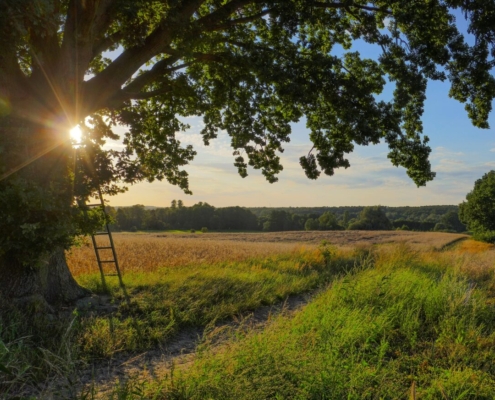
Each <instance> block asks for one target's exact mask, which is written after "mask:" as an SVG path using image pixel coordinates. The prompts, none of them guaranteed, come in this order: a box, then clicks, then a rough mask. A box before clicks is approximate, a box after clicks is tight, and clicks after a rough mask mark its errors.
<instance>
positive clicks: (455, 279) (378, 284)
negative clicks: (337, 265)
mask: <svg viewBox="0 0 495 400" xmlns="http://www.w3.org/2000/svg"><path fill="white" fill-rule="evenodd" d="M494 345H495V310H494V307H493V305H490V301H489V299H488V298H487V291H486V290H485V289H484V288H483V287H477V286H476V284H475V282H473V281H471V280H470V279H468V277H467V276H465V275H463V274H461V273H459V272H456V271H455V269H454V268H449V265H445V264H442V263H441V262H439V260H435V259H427V258H425V257H422V256H421V255H419V254H416V253H414V252H411V251H408V250H407V249H405V248H401V249H399V250H398V251H395V252H393V253H392V254H388V255H382V256H379V257H378V259H377V261H376V265H375V268H373V269H367V270H362V271H360V272H358V273H356V274H350V275H348V276H346V277H343V278H341V279H339V280H338V281H336V282H334V283H333V284H332V285H331V287H330V288H329V289H328V290H327V291H326V292H324V293H322V294H321V295H320V296H319V297H318V298H317V299H315V300H314V301H313V302H312V303H311V304H309V305H308V306H306V307H305V308H304V309H303V310H302V311H300V312H298V313H297V314H296V315H295V316H293V317H287V316H285V317H280V318H278V319H277V320H276V321H275V322H273V323H272V324H271V325H270V326H268V327H267V328H266V329H265V330H264V331H263V332H261V333H257V332H252V333H250V334H248V335H247V336H246V337H243V338H240V339H239V338H237V339H233V340H232V341H231V342H230V343H229V344H228V345H226V346H224V347H221V348H210V349H209V350H208V349H207V350H205V351H204V352H202V353H200V354H199V356H198V359H197V360H196V362H195V363H194V365H193V366H192V367H191V368H189V369H187V370H183V371H180V372H176V373H175V376H174V377H173V379H171V378H170V377H168V378H167V379H165V380H164V381H161V382H160V383H157V384H156V385H159V386H160V389H158V388H157V386H153V385H152V386H151V388H148V389H147V391H145V392H143V393H144V394H143V396H144V397H146V396H149V397H151V396H155V397H156V398H163V399H236V400H240V399H249V400H253V399H395V398H409V396H410V393H411V387H412V386H414V387H415V391H416V396H417V398H421V399H475V398H476V399H493V398H494V396H495V363H494V362H493V360H495V347H494ZM127 398H133V396H128V397H127ZM415 398H416V397H415Z"/></svg>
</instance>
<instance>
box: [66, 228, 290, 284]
mask: <svg viewBox="0 0 495 400" xmlns="http://www.w3.org/2000/svg"><path fill="white" fill-rule="evenodd" d="M196 236H198V237H199V236H206V235H196ZM99 240H101V239H100V238H99ZM114 242H115V247H116V250H117V254H118V259H119V263H120V267H121V270H122V272H123V273H124V274H125V273H126V272H152V271H156V270H159V269H161V268H171V267H172V268H173V267H179V266H187V265H199V264H216V263H222V262H236V261H243V260H247V259H253V258H265V257H268V256H271V255H275V254H285V253H290V252H291V251H292V250H293V249H294V248H295V247H297V246H299V245H295V244H294V243H283V242H280V243H260V242H257V243H253V242H225V241H224V240H215V238H212V239H210V240H184V239H183V238H182V237H176V236H174V235H171V236H170V237H157V236H156V234H115V235H114ZM99 245H100V246H105V245H107V244H106V243H104V242H103V241H102V242H101V243H100V244H99ZM105 252H106V253H105ZM102 256H103V258H105V257H107V258H108V259H110V258H111V250H102ZM67 262H68V264H69V267H70V269H71V271H72V273H73V274H74V275H75V276H78V275H82V274H91V273H96V272H98V266H97V264H96V258H95V254H94V250H93V246H92V244H91V243H90V241H89V242H87V243H86V244H85V245H83V246H82V247H78V248H73V249H71V251H70V252H68V254H67ZM112 267H113V265H112V264H110V266H107V268H110V269H111V268H112Z"/></svg>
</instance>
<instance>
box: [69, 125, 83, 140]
mask: <svg viewBox="0 0 495 400" xmlns="http://www.w3.org/2000/svg"><path fill="white" fill-rule="evenodd" d="M69 133H70V138H71V140H72V142H73V143H74V144H75V145H78V144H81V141H82V130H81V127H80V126H79V125H76V126H75V127H74V128H72V129H71V130H70V131H69Z"/></svg>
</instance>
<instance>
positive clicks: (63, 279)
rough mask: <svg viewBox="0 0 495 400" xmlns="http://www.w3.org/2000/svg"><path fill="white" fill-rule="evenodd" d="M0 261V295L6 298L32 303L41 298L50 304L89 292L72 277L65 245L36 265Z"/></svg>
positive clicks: (68, 301) (71, 299) (5, 260)
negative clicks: (27, 265) (28, 265)
mask: <svg viewBox="0 0 495 400" xmlns="http://www.w3.org/2000/svg"><path fill="white" fill-rule="evenodd" d="M0 263H1V267H0V271H1V275H2V276H1V277H0V296H1V297H3V300H4V301H9V302H14V303H15V302H20V303H23V302H27V303H30V300H31V299H38V300H41V301H43V300H44V301H46V302H47V303H48V304H50V305H60V304H67V303H71V302H74V301H75V300H77V299H80V298H82V297H85V296H88V295H89V294H90V292H89V291H88V290H87V289H84V288H82V287H81V286H79V285H78V284H77V282H76V281H75V280H74V278H73V277H72V275H71V273H70V271H69V268H68V267H67V263H66V261H65V253H64V250H63V249H62V248H59V249H57V250H56V251H54V252H53V253H52V254H51V255H50V256H46V257H44V259H43V260H42V261H41V262H40V265H38V266H35V267H26V266H23V265H19V263H17V262H15V261H12V260H8V259H4V260H1V261H0Z"/></svg>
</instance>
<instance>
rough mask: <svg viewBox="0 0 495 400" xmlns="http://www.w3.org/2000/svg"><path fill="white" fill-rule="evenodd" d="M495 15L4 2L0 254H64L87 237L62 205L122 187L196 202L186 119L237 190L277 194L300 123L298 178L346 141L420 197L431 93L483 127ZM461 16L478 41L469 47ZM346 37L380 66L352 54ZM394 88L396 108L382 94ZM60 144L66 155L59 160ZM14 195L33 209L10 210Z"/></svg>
mask: <svg viewBox="0 0 495 400" xmlns="http://www.w3.org/2000/svg"><path fill="white" fill-rule="evenodd" d="M494 7H495V0H484V1H467V0H428V1H426V0H420V1H414V2H411V1H410V0H373V1H364V0H352V1H342V2H338V1H326V0H325V1H318V0H276V1H260V0H224V1H219V0H190V1H185V0H182V1H181V0H178V1H175V0H174V1H172V0H170V1H162V0H132V1H130V0H99V1H96V0H87V1H77V0H0V47H1V49H2V54H1V57H0V154H1V157H0V176H1V180H0V203H2V204H4V203H8V207H7V208H6V210H8V214H2V218H0V231H2V232H4V231H8V232H9V236H8V237H6V239H5V240H4V241H3V242H2V249H0V250H1V251H0V254H1V253H2V252H4V253H5V251H6V250H8V251H10V252H11V253H10V254H9V256H8V258H9V259H11V260H13V259H16V258H22V257H24V256H26V255H27V254H28V253H30V252H31V253H33V254H31V255H30V258H33V257H34V258H36V254H37V253H39V251H40V250H39V249H43V250H46V251H47V252H50V251H52V250H54V249H55V248H59V247H61V246H64V247H67V246H70V244H71V241H72V238H73V237H74V235H76V234H77V233H80V232H81V231H83V232H87V231H88V230H87V229H82V228H83V225H84V224H81V223H80V222H81V219H80V213H78V212H77V210H74V209H75V208H77V207H76V204H75V203H74V202H73V201H72V197H73V196H74V195H76V196H77V197H79V198H83V199H85V198H87V197H88V195H90V194H95V193H96V189H97V187H98V186H101V187H102V189H103V192H104V193H105V194H115V193H117V192H119V191H120V190H121V188H119V187H117V186H115V183H133V182H136V181H140V180H148V181H153V180H155V179H159V180H162V179H165V180H167V181H169V182H170V183H172V184H175V185H178V186H179V187H181V188H182V189H183V190H184V191H186V192H189V190H190V189H189V186H188V176H187V173H186V172H185V171H184V170H183V169H182V167H183V166H184V165H185V164H187V163H188V162H189V161H191V160H192V159H193V157H194V155H195V154H196V153H195V150H194V149H193V148H192V147H191V146H182V145H181V143H180V141H179V140H178V139H177V136H176V133H177V132H179V131H183V130H187V129H188V128H189V126H188V125H187V124H185V123H184V120H183V119H181V117H188V116H201V117H202V119H203V123H204V126H203V129H202V130H201V136H202V139H203V141H204V143H205V144H208V143H209V142H210V141H211V140H213V139H214V138H216V137H217V135H218V134H219V133H220V132H225V133H226V134H227V135H229V136H230V137H231V144H232V148H233V164H234V166H235V167H236V168H237V169H238V172H239V174H240V175H241V176H242V177H245V176H246V175H247V174H248V169H249V168H255V169H259V170H261V172H262V173H263V175H264V176H265V177H266V179H267V180H268V181H269V182H275V181H276V180H277V174H278V173H279V172H280V171H281V170H282V165H281V164H280V157H279V154H280V152H282V151H283V146H284V144H285V143H287V142H288V141H289V138H290V133H291V123H293V122H296V121H300V120H301V119H303V118H305V120H306V121H307V128H308V132H309V139H310V140H311V142H312V144H311V145H310V146H308V150H309V152H308V153H307V154H305V155H302V157H301V158H300V164H301V166H302V168H303V169H304V171H305V173H306V175H307V176H308V178H310V179H316V178H318V177H319V176H320V175H321V173H324V174H327V175H333V174H334V172H335V169H336V168H347V167H349V166H350V163H349V160H348V158H347V155H348V154H349V153H350V152H352V151H353V149H354V147H355V146H356V145H364V146H366V145H370V144H377V143H379V142H384V143H386V144H387V145H388V147H389V153H388V158H389V159H390V161H391V162H392V164H393V165H395V166H401V167H403V168H405V169H406V171H407V173H408V175H409V176H410V177H411V179H412V180H413V181H414V182H415V183H416V184H417V185H425V184H426V183H427V182H428V181H430V180H431V179H433V178H434V176H435V174H434V172H432V171H431V165H430V162H429V160H428V156H429V154H430V147H429V146H428V137H427V136H425V135H423V125H422V122H421V118H422V114H423V108H424V102H425V93H426V88H427V85H428V81H430V80H437V81H438V80H440V81H443V80H448V81H450V84H451V90H450V96H452V97H453V98H455V99H457V100H458V101H460V102H462V103H464V104H465V105H466V110H467V114H468V116H469V118H470V119H471V121H472V123H473V124H474V125H475V126H477V127H481V128H488V116H489V113H490V111H491V108H492V100H493V98H494V97H495V79H494V78H493V77H492V75H491V69H492V65H493V61H494V60H493V54H494V51H493V50H494V47H495V46H494V45H495V39H494V38H495V34H494V26H495V24H494V23H493V19H494V17H493V15H494V14H493V9H494ZM456 15H463V16H464V17H465V18H466V19H467V21H468V25H469V28H468V30H469V33H470V35H472V36H474V37H475V39H476V40H474V41H472V42H471V41H467V40H466V39H465V37H464V36H463V34H462V33H461V32H460V31H459V29H458V27H457V25H456V17H455V16H456ZM355 41H361V42H365V43H367V45H369V46H373V47H374V48H376V50H377V52H378V54H377V56H376V57H374V58H366V57H365V56H363V55H362V54H360V53H359V52H356V51H354V50H355V49H353V47H352V46H353V43H354V42H355ZM109 51H116V53H114V56H113V58H109V57H108V54H109V53H108V52H109ZM115 54H116V55H115ZM387 82H388V83H390V85H392V86H393V87H394V91H393V94H392V95H391V98H389V99H386V98H383V97H381V96H380V94H381V93H382V91H383V89H384V87H385V85H386V84H387ZM87 118H89V119H87ZM76 124H81V127H82V130H83V143H82V145H81V147H80V151H79V152H78V153H73V151H72V149H71V148H70V146H67V145H66V143H67V141H68V138H69V137H68V130H69V128H71V127H73V126H74V125H76ZM117 124H119V125H121V126H124V127H125V128H126V132H125V134H124V135H123V137H122V138H121V140H122V142H123V148H120V149H119V150H108V147H104V145H105V142H106V141H108V140H109V139H116V138H117V136H116V135H115V133H114V132H113V128H114V127H115V126H116V125H117ZM311 146H312V147H311ZM310 147H311V148H310ZM55 148H58V149H59V150H60V155H59V156H57V157H51V155H50V154H51V153H50V152H51V150H53V149H55ZM47 159H51V160H52V161H57V160H58V161H57V162H58V163H59V168H56V169H55V170H52V169H51V168H50V166H48V165H47V162H46V160H47ZM34 160H38V161H36V162H35V163H34V164H33V162H34ZM75 160H78V162H77V163H75ZM26 165H30V167H29V168H27V169H26V168H24V167H25V166H26ZM75 165H76V167H74V166H75ZM22 188H27V190H28V197H29V198H31V199H32V200H29V201H24V200H26V199H24V200H23V199H21V200H23V201H21V202H19V203H16V199H18V198H20V197H22V196H21V195H20V194H19V193H17V194H16V193H14V192H15V191H22V190H23V189H22ZM47 205H53V207H51V206H47ZM54 213H55V214H56V215H57V216H58V217H57V218H51V216H52V215H53V214H54ZM12 220H14V221H21V222H22V223H21V224H19V225H15V224H12V223H11V222H9V221H12ZM6 221H7V222H6ZM270 229H271V228H270ZM33 238H34V239H33ZM19 243H20V244H19ZM35 245H36V246H35ZM31 256H32V257H31Z"/></svg>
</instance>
